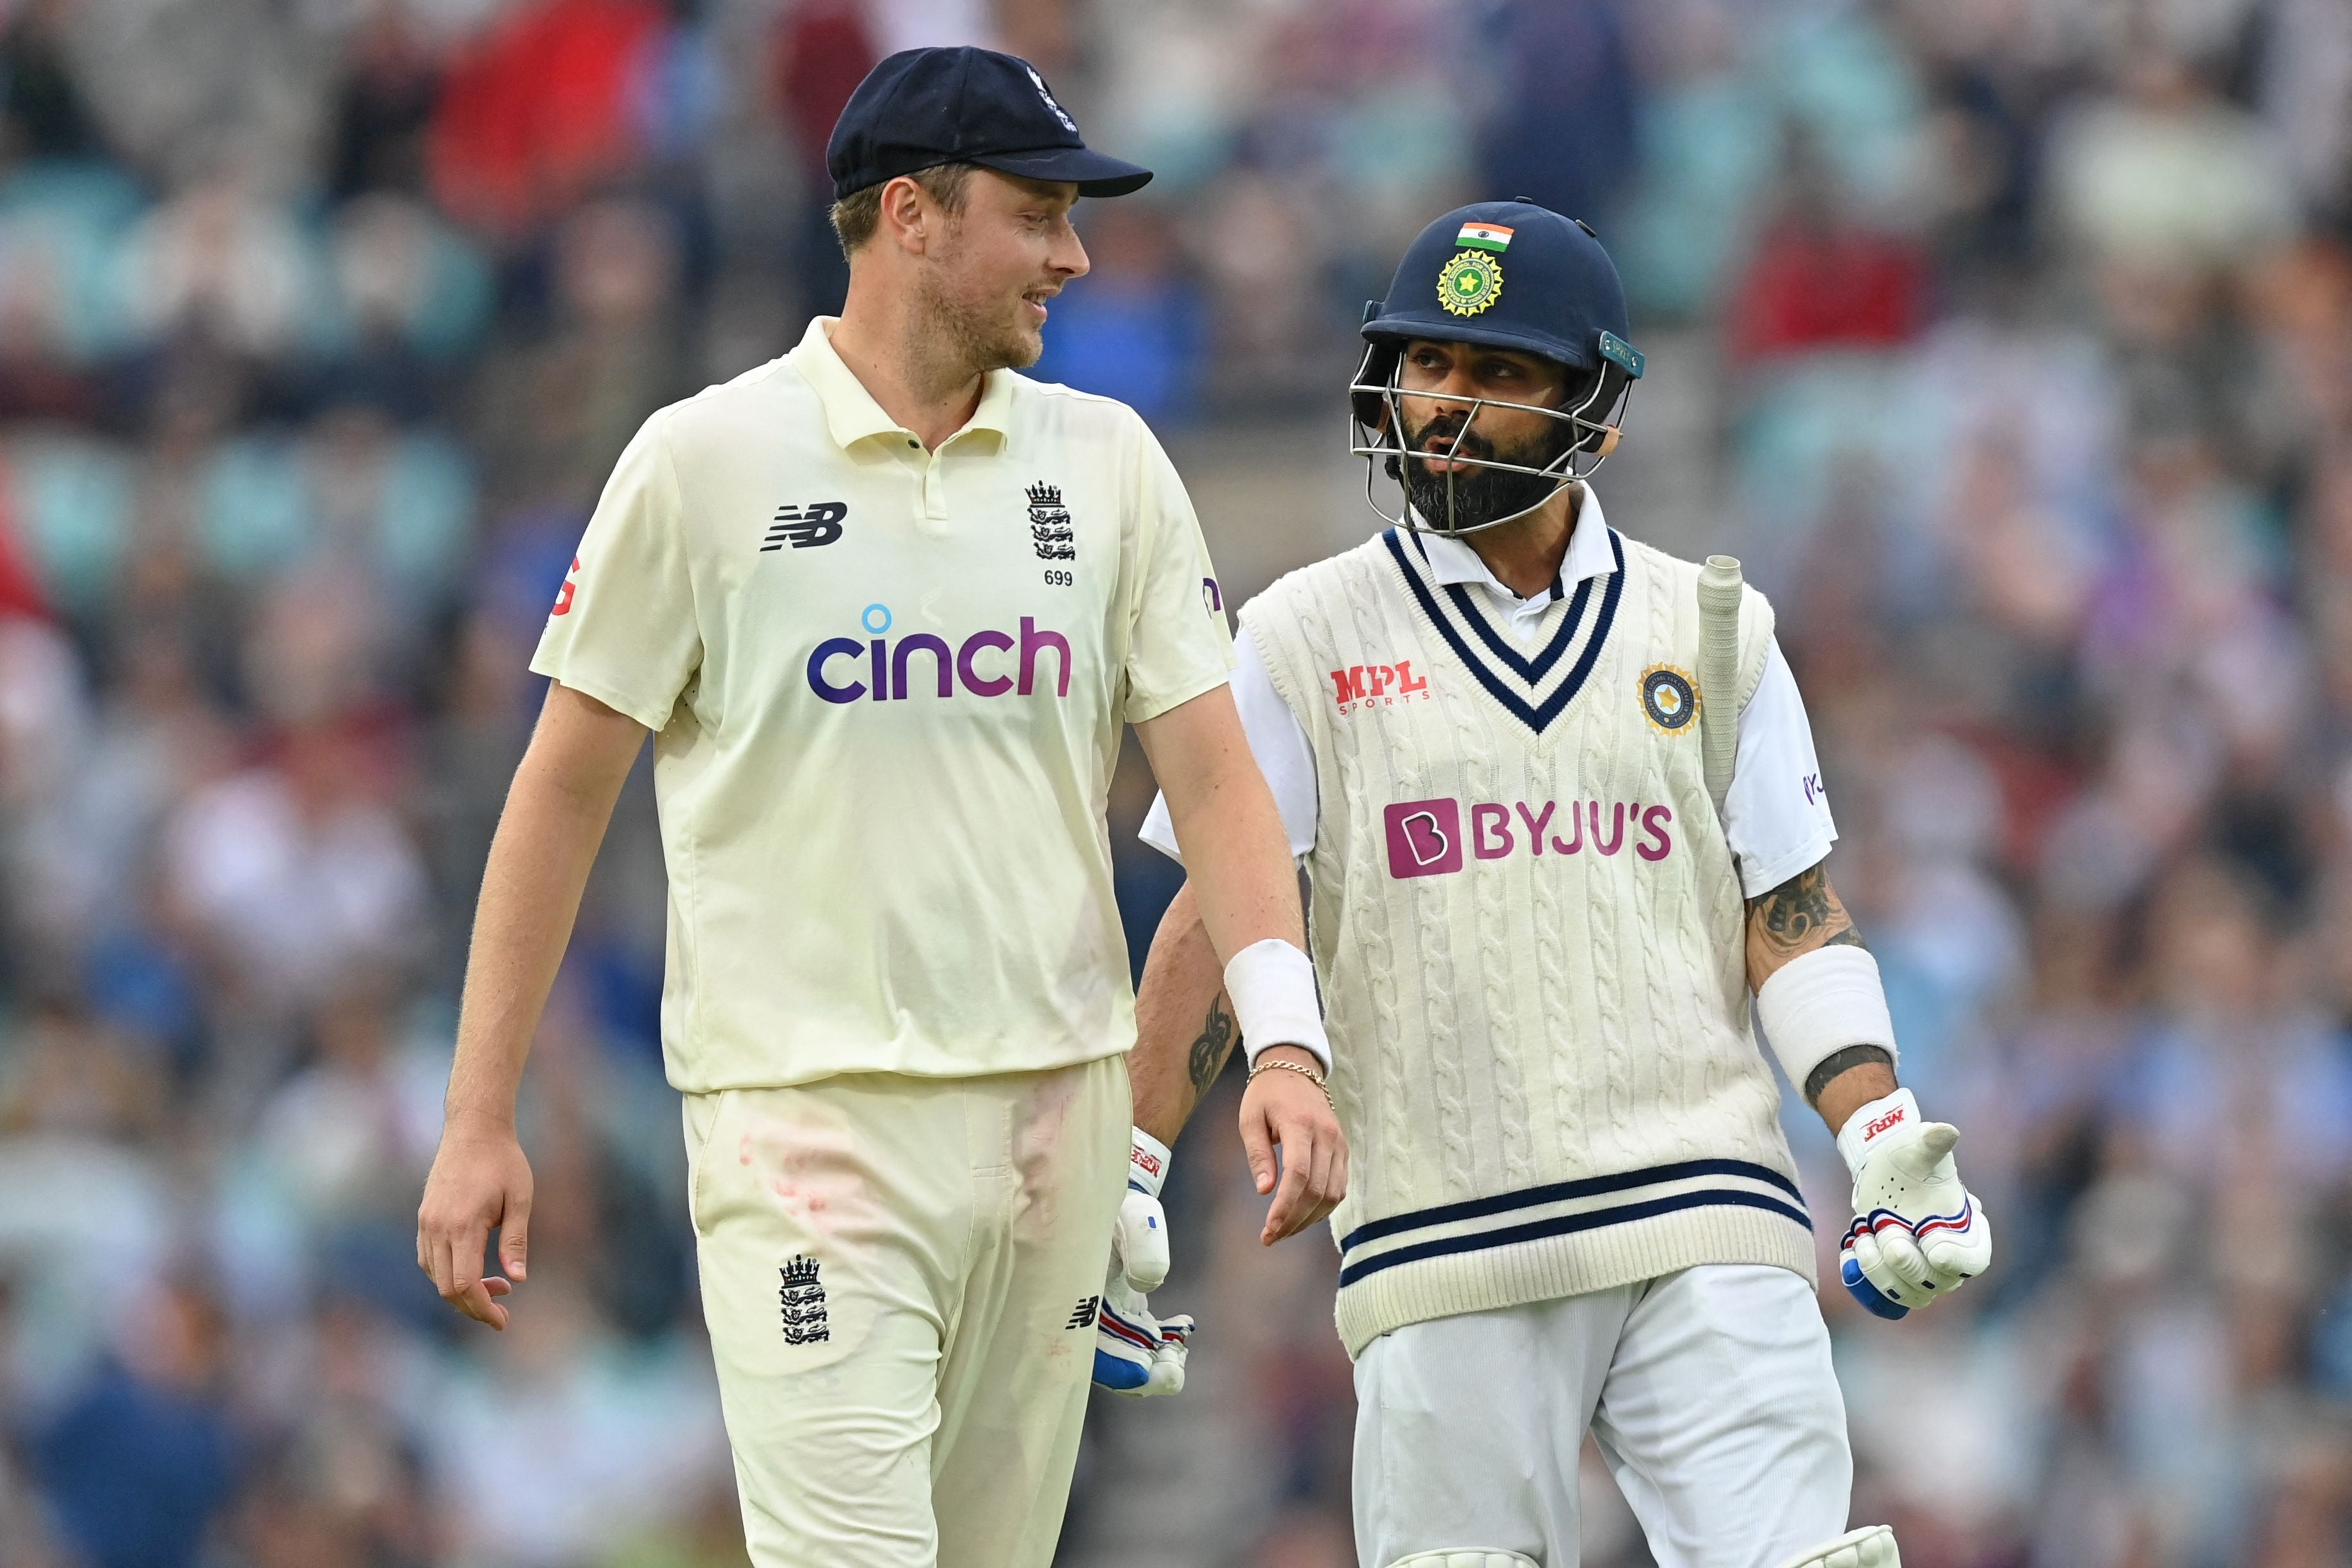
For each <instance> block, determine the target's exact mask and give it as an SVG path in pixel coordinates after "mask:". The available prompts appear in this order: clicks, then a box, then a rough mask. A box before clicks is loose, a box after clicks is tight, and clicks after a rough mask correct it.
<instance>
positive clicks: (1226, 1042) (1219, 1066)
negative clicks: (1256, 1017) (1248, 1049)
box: [1191, 991, 1241, 1095]
mask: <svg viewBox="0 0 2352 1568" xmlns="http://www.w3.org/2000/svg"><path fill="white" fill-rule="evenodd" d="M1224 1002H1225V994H1224V993H1223V992H1222V991H1220V992H1218V993H1217V994H1215V995H1214V996H1212V997H1210V998H1209V1016H1208V1017H1207V1018H1206V1019H1205V1020H1203V1021H1202V1025H1201V1033H1200V1035H1199V1036H1198V1037H1196V1038H1195V1039H1194V1040H1193V1041H1192V1062H1191V1068H1192V1092H1193V1093H1194V1094H1196V1095H1202V1094H1206V1093H1208V1092H1209V1086H1210V1085H1211V1084H1213V1083H1214V1082H1216V1081H1217V1075H1218V1074H1219V1073H1221V1072H1223V1070H1224V1068H1225V1058H1227V1057H1230V1056H1232V1055H1233V1054H1234V1046H1236V1045H1237V1044H1239V1043H1240V1040H1241V1037H1240V1036H1239V1035H1238V1034H1237V1033H1236V1032H1235V1031H1234V1016H1233V1015H1232V1014H1231V1013H1228V1012H1226V1011H1225V1007H1224Z"/></svg>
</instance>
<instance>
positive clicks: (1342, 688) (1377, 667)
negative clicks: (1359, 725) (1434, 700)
mask: <svg viewBox="0 0 2352 1568" xmlns="http://www.w3.org/2000/svg"><path fill="white" fill-rule="evenodd" d="M1331 684H1332V686H1333V687H1334V688H1335V689H1336V690H1337V692H1338V694H1339V711H1340V712H1342V713H1352V712H1354V711H1355V710H1357V709H1359V708H1361V707H1364V706H1365V705H1367V704H1371V703H1377V704H1378V705H1380V706H1381V707H1382V708H1392V707H1394V706H1396V704H1398V703H1400V702H1410V701H1412V700H1413V699H1414V698H1416V697H1418V698H1420V699H1421V700H1423V702H1426V701H1428V700H1429V677H1427V676H1425V675H1415V674H1414V673H1413V672H1412V660H1411V659H1404V660H1402V661H1401V662H1399V663H1396V664H1351V665H1349V667H1348V668H1345V669H1335V670H1333V671H1332V672H1331Z"/></svg>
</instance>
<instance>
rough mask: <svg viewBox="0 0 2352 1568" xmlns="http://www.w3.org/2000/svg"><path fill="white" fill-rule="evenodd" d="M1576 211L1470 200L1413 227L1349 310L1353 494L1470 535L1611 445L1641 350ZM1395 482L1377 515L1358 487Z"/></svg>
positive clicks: (1408, 520) (1572, 475) (1601, 255)
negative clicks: (1358, 463)
mask: <svg viewBox="0 0 2352 1568" xmlns="http://www.w3.org/2000/svg"><path fill="white" fill-rule="evenodd" d="M1626 333H1627V327H1626V322H1625V288H1624V285H1623V284H1622V283H1621V282H1619V281H1618V278H1617V268H1616V266H1615V265H1614V264H1613V263H1612V262H1611V260H1610V259H1609V253H1608V252H1607V251H1605V250H1603V249H1602V248H1601V242H1600V240H1599V239H1597V238H1595V237H1594V236H1593V233H1592V230H1591V228H1590V227H1588V226H1586V225H1585V224H1584V223H1583V221H1582V220H1581V219H1577V218H1566V217H1562V216H1560V215H1559V214H1558V213H1556V212H1553V211H1551V210H1549V208H1546V207H1539V206H1538V205H1535V204H1534V203H1533V202H1530V201H1527V200H1525V199H1521V200H1518V201H1509V202H1478V203H1475V204H1474V205H1470V206H1466V207H1461V208H1458V209H1457V210H1455V211H1454V212H1450V213H1447V214H1446V215H1445V216H1444V217H1442V218H1439V219H1438V220H1437V221H1436V222H1435V223H1433V224H1431V225H1430V226H1428V227H1427V228H1425V229H1423V230H1422V231H1421V236H1420V237H1419V238H1417V239H1415V240H1414V241H1413V242H1412V247H1411V248H1410V249H1408V250H1407V251H1406V252H1405V253H1404V259H1403V261H1402V262H1401V263H1399V265H1398V267H1397V270H1396V278H1395V279H1394V280H1393V281H1392V282H1391V283H1390V285H1389V294H1388V298H1387V299H1385V300H1373V301H1371V302H1370V304H1368V305H1366V306H1365V307H1364V338H1365V342H1366V347H1365V350H1364V360H1363V363H1362V364H1361V365H1360V367H1358V369H1357V372H1356V379H1355V382H1354V384H1352V385H1350V386H1349V409H1350V413H1351V416H1352V418H1351V437H1352V439H1351V446H1352V448H1353V450H1354V451H1355V452H1356V454H1357V455H1358V456H1360V457H1361V458H1365V459H1367V462H1366V468H1365V474H1364V494H1365V498H1366V499H1367V500H1370V502H1371V504H1372V510H1375V511H1377V512H1379V513H1380V514H1381V517H1382V518H1383V519H1385V520H1386V521H1389V522H1391V523H1394V524H1397V525H1399V526H1401V527H1404V528H1412V529H1421V530H1424V531H1429V532H1432V533H1444V534H1457V535H1458V534H1465V533H1475V532H1477V531H1480V530H1483V529H1489V528H1496V527H1499V526H1500V525H1502V524H1504V523H1507V522H1510V521H1515V520H1517V519H1518V518H1522V517H1525V516H1527V515H1528V513H1529V512H1532V511H1534V510H1537V509H1538V508H1539V507H1541V506H1542V505H1543V504H1544V503H1545V502H1546V501H1548V500H1550V499H1551V498H1552V496H1553V495H1554V494H1555V493H1556V492H1558V491H1559V489H1561V487H1563V486H1565V485H1569V484H1573V483H1575V482H1576V481H1578V480H1580V479H1583V478H1584V477H1585V476H1586V475H1588V474H1590V473H1591V472H1592V470H1593V469H1594V468H1599V467H1600V466H1601V459H1602V458H1606V457H1607V456H1608V455H1609V454H1610V453H1611V452H1612V451H1613V450H1614V449H1615V448H1616V446H1617V440H1618V436H1619V433H1620V431H1621V429H1622V426H1623V422H1624V417H1625V409H1626V407H1627V405H1629V404H1630V403H1631V402H1632V399H1633V383H1634V382H1635V381H1636V380H1638V379H1639V378H1640V377H1641V374H1642V355H1641V354H1640V353H1638V352H1636V351H1635V349H1634V348H1633V344H1632V343H1630V342H1627V341H1626ZM1377 472H1385V473H1386V474H1387V476H1388V477H1389V478H1390V479H1394V480H1396V481H1397V483H1398V485H1399V487H1400V488H1401V489H1402V492H1403V502H1404V504H1403V505H1402V507H1400V508H1399V510H1397V512H1395V513H1391V512H1390V511H1389V510H1388V509H1387V508H1385V507H1383V506H1381V502H1380V500H1379V499H1378V498H1377V496H1375V495H1374V493H1373V480H1374V478H1375V475H1376V473H1377Z"/></svg>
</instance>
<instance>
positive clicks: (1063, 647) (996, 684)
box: [808, 605, 1070, 702]
mask: <svg viewBox="0 0 2352 1568" xmlns="http://www.w3.org/2000/svg"><path fill="white" fill-rule="evenodd" d="M858 623H859V624H860V625H861V626H864V627H865V628H866V637H864V638H863V639H861V638H858V637H827V638H825V639H824V641H823V642H821V643H819V644H817V645H816V647H814V648H813V649H811V650H810V652H809V657H808V683H809V689H810V690H812V691H814V692H815V693H816V694H817V695H818V696H819V697H822V698H824V700H826V701H827V702H856V701H858V700H861V699H863V700H866V701H870V702H904V701H905V700H907V699H908V697H909V696H912V695H917V694H919V693H922V692H924V691H925V690H926V689H929V691H931V692H932V693H933V694H936V695H938V696H940V697H953V696H955V695H956V694H957V693H958V692H959V691H961V692H964V693H967V694H969V695H971V696H973V697H1002V696H1003V695H1004V694H1005V693H1006V692H1008V691H1012V692H1017V693H1018V694H1019V695H1021V696H1023V697H1026V696H1028V695H1030V693H1032V692H1033V691H1034V690H1036V689H1037V685H1038V682H1039V680H1040V679H1041V678H1043V676H1044V675H1045V669H1044V668H1043V666H1044V662H1045V655H1047V654H1052V655H1053V656H1054V665H1053V681H1054V686H1053V692H1054V695H1055V696H1056V697H1067V696H1068V695H1069V694H1070V639H1069V638H1067V637H1064V636H1063V635H1062V634H1061V633H1059V632H1056V631H1047V630H1045V629H1043V628H1041V627H1040V626H1038V625H1037V623H1036V621H1035V620H1034V618H1032V617H1031V616H1022V617H1021V632H1020V635H1019V636H1018V637H1015V636H1014V635H1013V633H1011V632H999V631H977V632H974V633H972V634H971V636H970V637H965V638H964V639H963V640H962V642H961V643H959V644H957V645H955V646H954V647H950V646H949V644H948V641H947V639H946V638H945V637H933V636H932V635H931V634H930V633H929V632H913V633H909V634H908V636H906V637H899V638H898V639H896V640H895V641H894V640H893V639H892V638H890V637H888V636H887V633H888V631H889V630H890V625H891V616H890V607H889V606H888V605H866V609H865V612H864V613H863V614H862V615H861V616H859V617H858ZM918 654H922V655H927V656H929V659H930V668H929V670H928V671H925V672H924V674H925V675H927V676H928V677H929V679H922V678H921V677H917V679H915V681H913V682H910V681H909V679H908V677H909V676H910V675H914V674H915V672H914V671H913V670H912V669H911V668H909V667H910V666H912V665H913V663H914V660H915V657H916V656H917V655H918ZM860 656H863V662H861V663H855V664H841V663H836V662H835V661H836V660H841V659H857V658H860ZM983 660H984V661H985V662H984V663H983ZM861 675H862V676H863V677H864V679H859V676H861Z"/></svg>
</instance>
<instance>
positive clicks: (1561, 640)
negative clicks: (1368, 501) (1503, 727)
mask: <svg viewBox="0 0 2352 1568" xmlns="http://www.w3.org/2000/svg"><path fill="white" fill-rule="evenodd" d="M1381 542H1383V543H1385V544H1386V545H1387V546H1388V547H1389V553H1390V554H1391V556H1393V557H1395V559H1396V565H1397V571H1398V573H1399V574H1401V575H1402V577H1403V578H1404V582H1405V586H1406V587H1407V588H1408V589H1410V590H1411V591H1412V596H1413V600H1414V602H1415V603H1417V604H1418V605H1420V606H1421V613H1422V615H1423V616H1424V617H1425V618H1426V619H1427V620H1428V622H1429V624H1430V625H1431V626H1434V627H1435V628H1436V629H1437V635H1438V636H1440V637H1444V639H1445V644H1446V646H1447V647H1451V648H1452V649H1453V650H1454V656H1455V657H1456V658H1460V659H1461V660H1462V662H1463V663H1464V664H1465V666H1467V667H1468V668H1469V670H1470V673H1471V674H1472V675H1474V676H1475V677H1476V678H1477V679H1478V684H1479V685H1481V686H1483V687H1485V688H1486V694H1487V695H1488V696H1489V697H1492V698H1493V699H1494V700H1496V702H1498V703H1500V704H1501V705H1502V707H1503V710H1504V711H1506V712H1507V713H1509V714H1510V715H1511V716H1512V717H1513V718H1515V719H1517V720H1518V721H1519V722H1521V723H1523V724H1525V725H1526V726H1527V727H1528V729H1530V730H1533V731H1535V732H1536V733H1537V734H1538V735H1540V734H1542V733H1543V732H1544V731H1545V729H1546V728H1548V727H1549V725H1550V723H1551V721H1553V720H1554V719H1557V718H1558V717H1559V715H1560V713H1561V712H1562V710H1565V709H1566V708H1567V707H1568V705H1569V703H1570V702H1571V701H1573V700H1575V698H1576V694H1577V693H1578V692H1579V691H1580V690H1582V689H1584V683H1585V681H1586V680H1587V679H1590V678H1591V674H1592V667H1593V665H1594V664H1595V663H1597V662H1598V661H1599V659H1600V658H1601V645H1602V644H1603V643H1605V642H1607V641H1608V640H1609V629H1610V627H1611V626H1612V625H1613V624H1615V622H1616V619H1617V603H1618V601H1619V599H1621V598H1622V597H1623V595H1624V590H1625V546H1624V543H1623V542H1622V541H1621V540H1620V539H1619V538H1618V536H1617V531H1616V530H1615V529H1613V528H1612V529H1611V530H1610V531H1609V552H1610V554H1611V556H1612V559H1613V560H1614V561H1615V563H1616V566H1615V570H1614V571H1612V573H1611V574H1610V576H1609V585H1608V587H1607V588H1606V589H1605V590H1604V591H1603V592H1602V594H1601V613H1600V615H1599V616H1597V617H1596V618H1595V619H1594V621H1593V626H1592V636H1591V637H1590V638H1588V639H1587V640H1586V642H1585V645H1584V651H1583V653H1582V654H1580V656H1579V657H1578V658H1577V661H1576V663H1575V665H1574V667H1573V668H1570V670H1569V672H1568V674H1567V675H1566V676H1565V677H1563V678H1562V679H1561V681H1560V684H1559V689H1557V690H1555V691H1553V693H1552V694H1551V695H1550V696H1549V697H1548V698H1546V699H1545V700H1543V701H1542V702H1541V703H1540V704H1538V703H1533V702H1529V701H1528V700H1527V699H1526V698H1524V697H1522V696H1520V695H1519V694H1518V693H1517V692H1516V691H1514V690H1512V689H1511V688H1510V687H1509V686H1508V685H1507V684H1506V683H1505V682H1504V680H1503V679H1502V678H1501V677H1500V676H1499V675H1497V674H1496V671H1495V670H1494V669H1493V668H1491V667H1490V666H1489V665H1488V664H1487V663H1486V660H1484V659H1482V658H1479V657H1478V654H1477V652H1476V650H1475V649H1474V648H1473V647H1471V646H1470V643H1469V642H1468V640H1467V639H1465V637H1463V635H1462V632H1461V629H1460V628H1459V627H1457V626H1454V621H1453V618H1452V617H1451V616H1447V615H1446V614H1445V612H1444V609H1443V608H1442V607H1441V606H1440V605H1439V604H1438V602H1437V599H1436V598H1435V596H1434V595H1432V594H1431V593H1430V591H1429V585H1428V584H1425V583H1423V581H1422V580H1421V574H1419V573H1417V572H1415V571H1414V570H1413V569H1412V563H1410V562H1409V561H1407V560H1406V559H1405V553H1404V546H1403V545H1402V544H1401V543H1400V542H1398V540H1397V531H1396V530H1395V529H1393V528H1391V529H1389V530H1388V531H1386V532H1384V533H1382V534H1381ZM1416 543H1418V542H1417V541H1416ZM1427 558H1428V557H1427V552H1423V560H1424V561H1426V560H1427ZM1453 586H1454V587H1455V588H1456V590H1457V591H1458V589H1459V584H1454V585H1453ZM1591 588H1592V579H1591V578H1590V577H1588V578H1586V579H1584V581H1582V582H1580V583H1579V584H1577V585H1576V601H1575V603H1574V604H1572V605H1570V607H1569V612H1568V616H1567V617H1566V624H1565V625H1564V626H1562V627H1561V629H1560V635H1559V637H1555V638H1554V639H1553V641H1552V645H1551V646H1550V647H1548V648H1546V649H1545V650H1544V652H1543V653H1542V654H1541V655H1539V656H1538V658H1537V659H1536V660H1535V661H1533V662H1532V663H1531V662H1530V661H1528V660H1525V659H1522V658H1518V657H1517V653H1516V651H1514V650H1510V649H1508V648H1507V647H1505V646H1503V645H1500V644H1499V643H1498V641H1497V639H1496V634H1495V632H1494V629H1493V628H1492V627H1491V626H1487V625H1486V621H1485V620H1484V618H1482V617H1480V616H1476V615H1475V613H1473V615H1472V616H1471V622H1470V624H1471V626H1473V627H1474V628H1475V630H1476V631H1477V632H1479V633H1480V634H1481V636H1480V639H1479V640H1481V641H1482V642H1484V643H1486V646H1487V647H1489V648H1491V649H1493V651H1494V652H1495V653H1496V655H1497V656H1498V657H1500V658H1502V659H1503V660H1504V661H1505V662H1506V663H1507V665H1509V666H1510V667H1511V668H1513V669H1515V670H1516V671H1517V673H1518V674H1519V676H1520V677H1521V679H1525V680H1527V681H1528V683H1529V684H1530V685H1532V684H1534V683H1535V682H1537V681H1539V680H1541V679H1543V676H1544V674H1545V673H1547V672H1549V669H1550V668H1551V666H1552V665H1553V664H1554V663H1556V662H1558V660H1559V656H1560V654H1561V653H1562V652H1564V651H1565V650H1566V648H1567V647H1568V644H1569V642H1570V639H1571V638H1572V637H1573V635H1574V632H1575V628H1576V625H1577V623H1578V622H1579V621H1580V620H1581V619H1582V618H1583V616H1584V607H1585V604H1586V601H1587V600H1588V599H1589V598H1590V596H1591Z"/></svg>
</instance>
